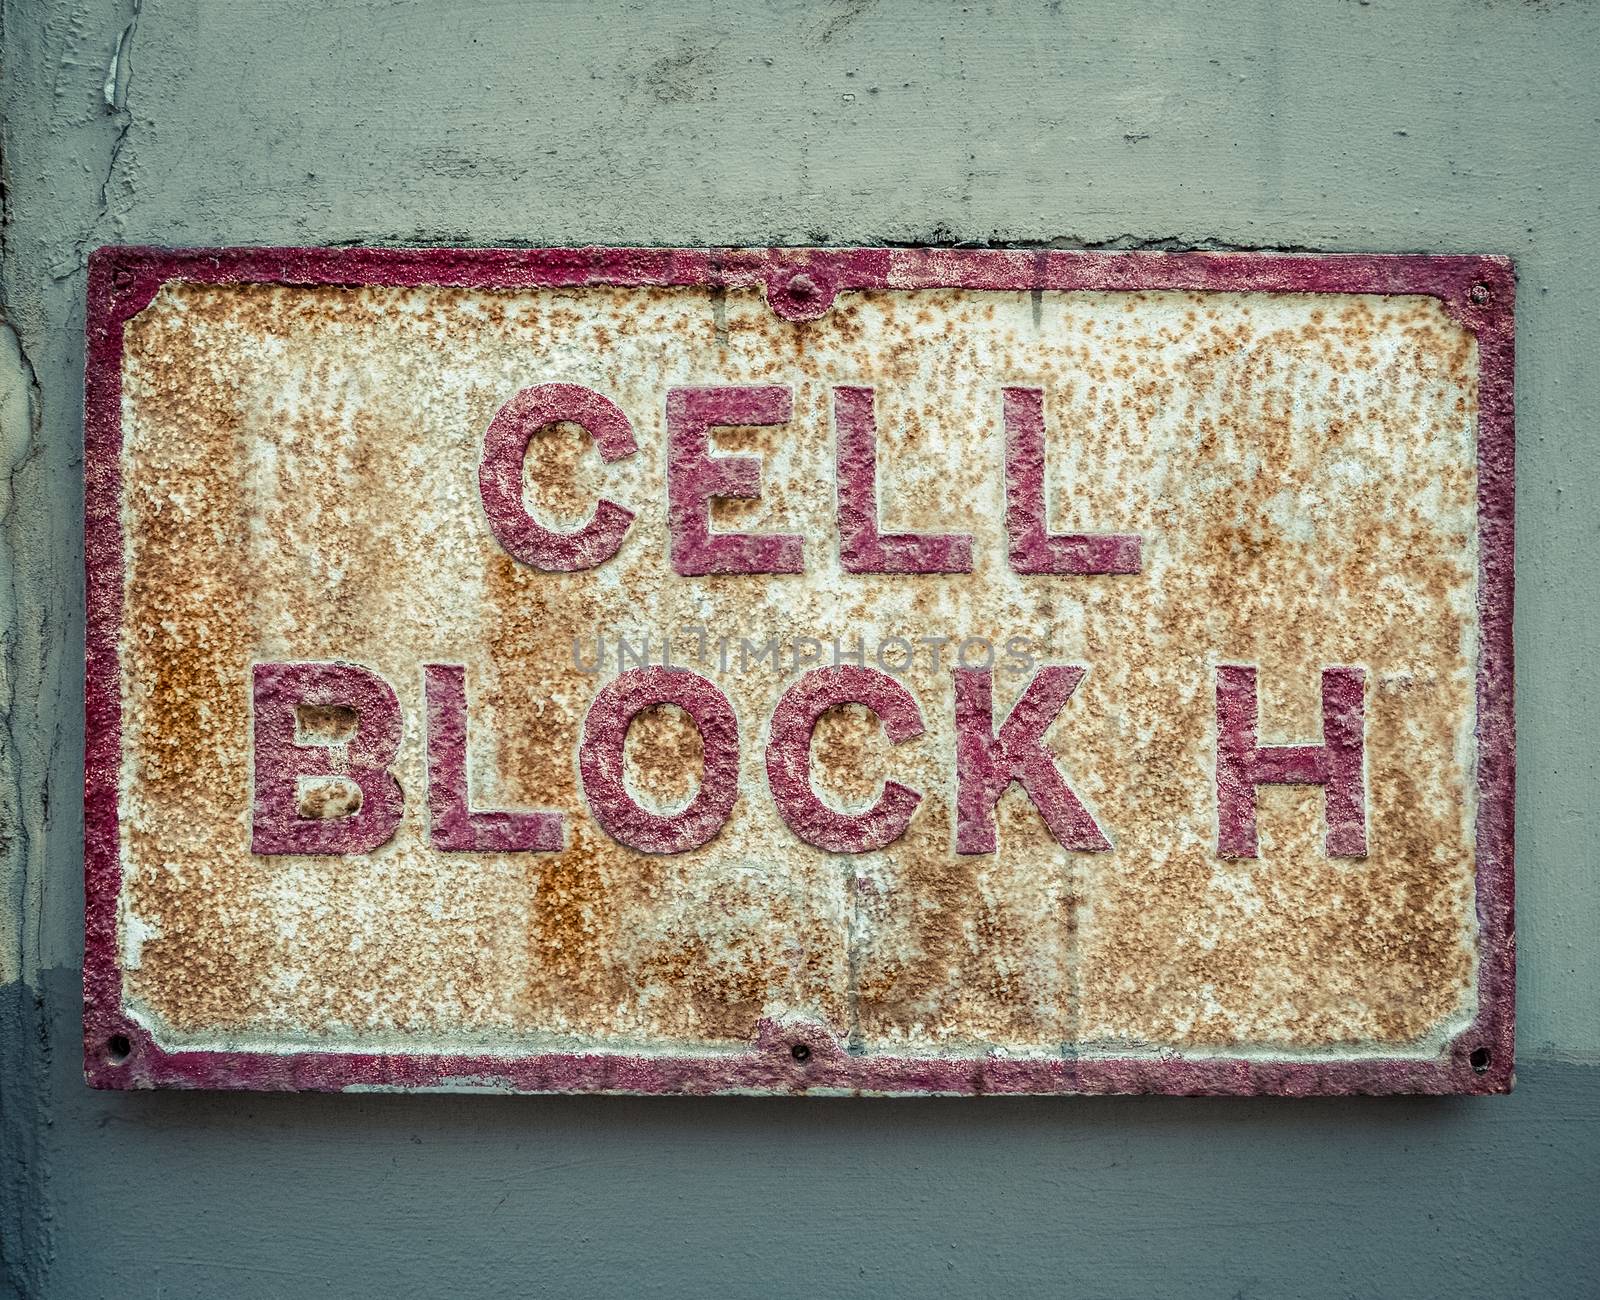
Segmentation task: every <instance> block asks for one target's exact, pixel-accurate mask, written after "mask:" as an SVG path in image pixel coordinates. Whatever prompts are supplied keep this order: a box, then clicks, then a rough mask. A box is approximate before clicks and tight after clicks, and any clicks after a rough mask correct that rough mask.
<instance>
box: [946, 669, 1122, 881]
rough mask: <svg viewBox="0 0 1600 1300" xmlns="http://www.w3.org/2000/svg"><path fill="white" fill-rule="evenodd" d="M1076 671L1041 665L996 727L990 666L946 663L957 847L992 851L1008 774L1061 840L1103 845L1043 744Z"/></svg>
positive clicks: (1092, 849) (1095, 849) (1080, 848)
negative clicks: (950, 674) (952, 683)
mask: <svg viewBox="0 0 1600 1300" xmlns="http://www.w3.org/2000/svg"><path fill="white" fill-rule="evenodd" d="M1084 671H1085V670H1084V669H1082V668H1065V667H1060V666H1054V667H1046V668H1041V669H1040V670H1039V671H1038V673H1037V674H1036V675H1035V676H1034V679H1033V680H1032V681H1031V682H1029V683H1028V689H1027V690H1025V691H1023V693H1022V698H1021V699H1019V700H1018V701H1017V703H1016V707H1015V708H1013V709H1012V710H1011V713H1010V715H1009V716H1008V717H1007V718H1006V720H1005V722H1004V723H1003V724H1002V725H1001V727H1000V732H999V734H998V735H996V734H995V731H994V673H993V672H992V671H990V670H989V669H987V668H957V669H955V670H954V676H955V679H956V852H957V853H993V852H994V851H995V847H996V837H995V828H994V806H995V804H996V803H998V802H999V800H1000V796H1001V795H1002V794H1004V793H1005V791H1006V789H1007V787H1008V786H1010V784H1011V783H1012V782H1013V781H1020V782H1021V783H1022V788H1023V789H1024V790H1025V791H1026V792H1027V795H1028V798H1030V799H1031V800H1033V806H1034V807H1035V808H1037V809H1038V810H1039V815H1040V816H1042V817H1043V818H1044V824H1045V825H1046V826H1048V827H1049V828H1050V833H1051V834H1052V835H1054V836H1055V838H1056V842H1057V843H1058V844H1060V845H1061V846H1062V847H1063V848H1068V849H1073V850H1075V851H1077V852H1079V853H1103V852H1105V851H1106V850H1107V849H1109V848H1110V847H1111V842H1110V841H1109V840H1107V839H1106V837H1105V836H1104V835H1102V834H1101V833H1100V828H1099V827H1098V826H1097V825H1095V820H1094V818H1093V817H1091V816H1090V815H1089V810H1088V809H1087V808H1085V807H1084V806H1083V804H1082V803H1081V802H1079V800H1078V796H1077V795H1075V794H1073V793H1072V790H1071V788H1070V787H1068V785H1067V783H1066V781H1065V780H1064V779H1063V778H1062V775H1061V772H1060V770H1059V769H1058V768H1057V767H1056V763H1055V756H1054V755H1053V754H1052V753H1051V752H1050V751H1049V750H1048V749H1046V748H1045V746H1044V733H1045V732H1046V731H1047V730H1048V729H1049V727H1050V724H1051V723H1052V722H1054V721H1055V718H1056V714H1058V713H1060V712H1061V706H1062V705H1064V704H1065V703H1066V702H1067V700H1068V698H1069V697H1070V696H1071V695H1072V692H1073V691H1074V690H1076V689H1077V686H1078V683H1079V682H1080V681H1082V680H1083V674H1084Z"/></svg>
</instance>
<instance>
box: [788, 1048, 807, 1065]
mask: <svg viewBox="0 0 1600 1300" xmlns="http://www.w3.org/2000/svg"><path fill="white" fill-rule="evenodd" d="M789 1055H790V1056H792V1057H794V1059H795V1060H797V1061H799V1062H800V1064H801V1065H804V1064H805V1063H806V1062H807V1061H809V1060H810V1059H811V1049H810V1048H809V1047H807V1046H806V1045H805V1044H804V1043H796V1044H795V1045H794V1046H793V1047H791V1048H790V1049H789Z"/></svg>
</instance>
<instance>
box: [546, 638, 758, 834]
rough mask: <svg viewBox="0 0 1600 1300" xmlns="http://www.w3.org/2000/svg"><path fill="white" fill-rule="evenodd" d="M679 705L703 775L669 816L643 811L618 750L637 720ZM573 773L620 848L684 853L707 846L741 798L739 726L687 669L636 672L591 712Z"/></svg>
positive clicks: (611, 686) (722, 698) (715, 693)
mask: <svg viewBox="0 0 1600 1300" xmlns="http://www.w3.org/2000/svg"><path fill="white" fill-rule="evenodd" d="M654 704H676V705H677V706H678V707H679V708H680V709H682V710H683V711H684V712H685V713H687V714H688V715H689V717H690V718H691V719H692V720H693V722H694V725H695V726H696V727H697V728H698V729H699V731H700V742H701V747H702V749H703V752H704V755H705V758H704V761H705V774H704V775H703V776H702V777H701V778H700V789H699V790H698V791H696V792H695V796H694V798H693V799H691V800H690V801H689V806H688V807H686V808H684V809H683V810H681V811H680V812H675V813H671V814H663V813H656V812H651V811H650V810H649V809H648V808H642V807H640V806H639V804H638V802H637V801H636V800H635V799H634V797H633V796H632V795H631V794H629V793H628V787H627V785H626V784H625V783H624V781H623V778H622V752H623V745H624V743H625V742H626V741H627V738H628V724H629V723H631V722H632V721H633V719H634V716H635V715H636V714H638V713H640V712H642V711H643V710H645V709H648V708H649V707H650V706H651V705H654ZM578 774H579V776H581V777H582V779H583V796H584V798H585V799H587V800H588V802H589V809H590V811H591V812H593V813H594V819H595V820H596V821H597V822H599V823H600V825H601V827H602V829H604V830H605V832H606V834H608V835H610V836H611V838H612V839H614V840H616V841H617V842H618V843H619V844H624V845H626V846H627V847H628V848H630V849H638V850H639V852H641V853H683V852H685V851H686V850H688V849H697V848H699V847H700V846H701V845H702V844H705V843H708V842H709V841H710V840H711V839H712V838H713V837H714V836H715V835H716V833H717V832H718V831H720V830H721V829H722V826H723V823H724V822H726V821H727V820H728V814H729V813H730V812H731V811H732V810H733V803H734V800H735V799H737V798H738V797H739V724H738V722H737V721H736V720H735V718H734V715H733V705H731V704H729V703H728V697H727V696H726V695H724V694H723V693H722V692H721V691H719V690H718V689H717V688H716V687H715V686H713V685H712V684H711V683H710V682H708V681H707V680H706V679H705V678H704V677H702V676H700V674H699V673H695V672H690V671H689V669H687V668H635V669H634V670H633V671H631V672H626V673H623V674H622V675H621V676H620V677H617V678H615V679H614V680H612V681H609V682H607V683H606V684H605V686H603V687H602V688H601V689H600V693H599V694H598V695H596V696H595V698H594V703H593V704H591V705H590V706H589V716H588V717H586V718H585V719H584V720H583V740H582V742H581V743H580V745H579V746H578Z"/></svg>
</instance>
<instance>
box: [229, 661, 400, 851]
mask: <svg viewBox="0 0 1600 1300" xmlns="http://www.w3.org/2000/svg"><path fill="white" fill-rule="evenodd" d="M251 686H252V695H253V700H254V714H255V755H254V765H255V796H254V800H253V808H252V816H251V828H250V851H251V852H252V853H367V852H370V851H371V850H372V849H375V848H377V847H378V846H379V845H380V844H386V843H387V842H388V841H389V840H390V838H392V837H393V835H394V832H395V828H396V827H398V826H399V825H400V815H401V813H402V812H404V810H405V794H404V793H403V792H402V791H401V789H400V782H399V781H397V780H396V779H395V776H394V773H393V772H391V771H390V770H389V767H390V764H392V763H393V762H394V759H395V755H396V753H398V752H399V749H400V734H401V718H400V701H399V700H398V699H397V698H396V697H395V693H394V688H393V687H391V686H390V685H389V683H388V682H386V681H384V680H383V678H381V677H379V676H378V674H377V673H375V672H372V671H371V670H370V669H367V668H360V667H357V666H356V665H355V664H337V663H266V664H257V665H256V666H255V668H254V669H253V671H252V673H251ZM302 709H315V710H348V711H351V712H353V713H354V714H355V729H354V731H352V732H351V733H350V734H349V735H348V736H347V737H346V738H345V739H343V740H341V741H333V742H329V743H325V744H324V743H303V742H302V741H301V740H300V738H299V726H298V718H299V716H300V712H301V710H302ZM319 778H320V779H321V780H323V781H327V782H333V783H342V782H348V783H349V784H350V785H353V786H355V787H356V789H357V790H358V791H360V796H361V797H360V801H359V803H358V804H356V805H355V806H354V807H352V808H351V809H350V810H348V811H342V812H340V813H338V814H337V815H334V816H315V815H311V814H307V813H305V812H303V811H302V804H301V784H302V782H303V781H306V780H317V779H319Z"/></svg>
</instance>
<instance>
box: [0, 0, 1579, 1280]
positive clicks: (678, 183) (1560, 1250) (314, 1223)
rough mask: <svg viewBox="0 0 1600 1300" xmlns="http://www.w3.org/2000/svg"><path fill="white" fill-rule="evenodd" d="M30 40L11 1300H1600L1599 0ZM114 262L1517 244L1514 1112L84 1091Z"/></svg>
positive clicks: (227, 8) (10, 159)
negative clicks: (699, 249) (880, 245)
mask: <svg viewBox="0 0 1600 1300" xmlns="http://www.w3.org/2000/svg"><path fill="white" fill-rule="evenodd" d="M0 21H3V28H0V39H3V61H4V65H3V79H0V114H3V117H0V129H3V135H0V149H3V181H4V190H5V225H4V228H3V237H4V238H3V260H0V272H3V274H0V321H3V322H4V323H0V457H3V460H4V465H3V469H4V474H3V475H0V512H3V515H0V559H3V563H0V627H3V640H0V651H3V657H0V982H4V985H5V990H6V996H5V998H4V1000H3V1003H0V1035H3V1040H0V1041H3V1043H4V1064H3V1069H0V1140H3V1143H4V1148H3V1149H4V1162H3V1165H0V1174H3V1178H0V1260H3V1268H0V1278H3V1279H4V1283H5V1284H6V1285H9V1288H10V1291H9V1292H8V1294H16V1295H19V1296H26V1297H34V1296H42V1297H62V1298H67V1297H95V1296H116V1297H146V1296H149V1297H155V1296H162V1297H214V1296H223V1295H226V1296H230V1297H240V1298H241V1300H243V1298H245V1297H254V1296H262V1297H266V1296H285V1297H300V1296H321V1295H327V1296H339V1297H351V1296H367V1295H374V1296H377V1295H384V1296H392V1295H432V1294H441V1295H442V1294H459V1295H464V1296H500V1295H506V1296H511V1295H529V1294H531V1295H538V1294H551V1295H588V1294H593V1295H603V1296H617V1295H631V1294H639V1295H655V1294H663V1295H666V1294H670V1295H697V1294H706V1293H712V1294H715V1293H724V1294H751V1295H812V1294H816V1293H818V1292H822V1291H828V1292H846V1293H857V1294H865V1293H871V1294H889V1295H902V1294H903V1295H914V1294H926V1293H927V1292H928V1291H930V1290H937V1291H939V1292H945V1293H961V1294H993V1293H998V1292H999V1291H1001V1290H1002V1289H1003V1288H1006V1289H1009V1288H1011V1287H1017V1288H1022V1287H1026V1288H1028V1289H1029V1290H1031V1291H1045V1292H1050V1293H1070V1294H1073V1295H1083V1296H1147V1295H1153V1294H1194V1295H1203V1296H1211V1295H1215V1296H1280V1295H1311V1296H1322V1295H1327V1296H1345V1295H1351V1296H1366V1295H1395V1296H1425V1295H1446V1294H1450V1295H1462V1294H1466V1295H1478V1296H1514V1295H1550V1294H1555V1295H1572V1296H1578V1295H1596V1294H1600V1278H1597V1277H1596V1276H1595V1272H1594V1270H1595V1268H1596V1267H1597V1265H1596V1262H1595V1261H1597V1260H1600V1195H1597V1190H1596V1182H1595V1170H1596V1168H1597V1165H1600V949H1597V944H1596V937H1597V934H1600V879H1597V872H1596V861H1597V858H1600V854H1597V848H1600V844H1597V838H1600V837H1597V831H1600V807H1597V801H1596V799H1595V798H1594V787H1595V760H1596V744H1595V741H1594V736H1595V735H1596V734H1597V732H1600V695H1597V689H1596V681H1595V675H1594V672H1593V669H1592V663H1593V660H1594V657H1595V651H1596V648H1597V642H1600V608H1597V604H1596V600H1595V587H1596V579H1595V575H1596V572H1597V565H1596V561H1597V559H1600V536H1597V534H1600V527H1597V523H1596V519H1597V516H1596V514H1595V512H1594V509H1593V506H1592V504H1591V503H1592V500H1593V498H1594V496H1595V494H1596V492H1597V491H1600V456H1597V450H1596V449H1597V438H1596V435H1595V430H1594V428H1593V423H1594V419H1595V416H1596V412H1597V410H1600V368H1597V365H1596V361H1597V358H1600V307H1597V305H1596V304H1597V302H1600V255H1597V253H1596V239H1597V236H1600V181H1597V176H1600V6H1597V5H1594V4H1590V3H1585V2H1584V0H1570V2H1568V3H1561V0H1548V2H1547V3H1527V4H1522V3H1494V2H1489V0H1430V2H1429V3H1403V2H1402V0H1354V2H1350V3H1340V2H1338V0H1292V2H1290V0H1248V2H1239V0H1187V2H1186V3H1179V2H1178V0H1167V2H1165V3H1163V2H1161V0H1080V2H1078V3H1074V2H1073V0H1065V2H1064V3H1052V4H1038V5H1034V4H1027V5H1024V4H1020V3H1019V4H992V5H983V4H976V3H973V4H967V5H960V6H958V5H955V4H951V5H938V6H920V7H919V6H916V5H913V4H910V3H898V2H890V0H883V2H882V3H873V2H872V0H849V2H844V3H833V4H807V5H787V4H785V5H779V4H775V3H774V4H747V5H734V4H729V3H718V2H716V0H706V2H705V3H701V4H686V3H682V2H681V0H672V3H661V2H659V0H658V2H653V3H650V2H647V3H635V4H596V3H591V4H582V5H578V4H548V5H542V6H541V5H531V4H512V3H491V2H490V0H472V2H470V3H442V2H441V3H437V4H421V3H390V2H385V0H236V2H230V3H221V2H220V0H219V2H216V3H205V2H202V0H143V4H142V8H141V6H140V5H139V3H137V0H133V2H132V3H130V0H115V2H114V0H78V2H77V3H71V2H69V0H55V2H54V3H50V2H47V0H0ZM114 59H115V63H114V66H113V60H114ZM118 240H130V241H147V242H156V243H176V244H223V243H296V242H304V243H326V242H340V241H360V242H367V241H376V242H418V241H421V242H472V243H496V242H507V243H512V242H528V243H567V242H591V241H593V242H615V243H687V244H705V243H742V242H750V243H798V242H830V243H852V242H882V241H905V242H914V243H927V242H952V241H977V242H984V241H1025V242H1044V243H1053V244H1058V245H1061V246H1066V247H1079V246H1085V245H1088V246H1113V247H1123V246H1127V247H1139V246H1155V247H1168V246H1193V245H1205V246H1226V247H1232V246H1247V247H1258V246H1259V247H1274V248H1313V249H1334V250H1439V251H1493V252H1508V253H1511V254H1513V255H1514V256H1515V257H1516V258H1517V259H1518V261H1519V264H1520V270H1521V276H1522V280H1521V290H1520V295H1521V296H1520V303H1519V317H1520V319H1519V326H1518V332H1519V338H1518V346H1519V363H1518V373H1517V383H1518V388H1519V394H1518V420H1519V436H1518V455H1519V458H1520V464H1519V467H1518V487H1519V492H1520V505H1519V510H1518V528H1519V544H1518V555H1519V563H1518V577H1519V583H1520V589H1519V595H1518V602H1517V620H1518V653H1519V655H1520V663H1519V669H1518V675H1517V677H1518V690H1519V701H1518V703H1519V709H1518V712H1519V721H1520V728H1521V737H1520V739H1521V747H1520V749H1521V789H1520V792H1519V799H1518V836H1517V839H1518V872H1519V882H1518V902H1519V913H1520V922H1521V925H1520V931H1521V934H1520V938H1521V973H1520V984H1521V993H1520V999H1519V1016H1520V1020H1521V1034H1520V1052H1519V1055H1520V1071H1519V1074H1520V1082H1519V1087H1518V1091H1517V1092H1516V1093H1515V1094H1514V1095H1513V1096H1511V1097H1509V1098H1498V1099H1482V1100H1475V1101H1422V1100H1407V1099H1392V1100H1383V1101H1341V1102H1333V1101H1327V1102H1321V1101H1318V1102H1300V1103H1295V1102H1270V1101H1258V1102H1219V1101H1199V1100H1196V1101H1183V1100H1155V1099H1132V1100H1118V1099H1102V1100H1085V1099H1070V1098H1068V1099H1061V1100H1052V1101H1021V1102H1017V1101H1013V1102H1002V1101H994V1100H979V1101H969V1102H961V1103H952V1102H922V1103H902V1102H877V1103H865V1102H841V1101H809V1102H769V1101H761V1102H751V1101H732V1100H713V1101H697V1102H690V1101H650V1102H646V1101H635V1100H620V1099H604V1098H601V1099H562V1098H556V1099H514V1100H503V1099H489V1098H439V1097H422V1098H386V1097H365V1098H353V1097H352V1098H318V1097H253V1096H246V1095H236V1096H221V1095H177V1094H167V1095H154V1096H124V1095H116V1094H94V1093H91V1092H89V1091H88V1090H87V1089H85V1088H84V1087H83V1086H82V1084H81V1083H80V1081H79V1077H78V1059H77V1058H78V1052H79V1048H78V1041H77V1039H78V1010H77V998H78V993H77V984H76V981H77V973H76V966H77V964H78V961H79V958H80V952H81V938H80V933H79V931H80V924H81V922H80V916H81V907H82V889H81V883H80V879H79V873H80V870H81V847H82V845H81V835H82V824H81V815H80V809H79V797H80V796H79V790H80V780H81V771H82V769H81V758H80V753H81V742H82V729H83V718H82V704H81V693H80V691H81V688H80V681H79V674H80V665H81V644H82V618H81V606H82V580H81V576H80V566H81V549H80V544H79V529H80V527H81V518H82V514H81V510H82V503H81V490H80V476H81V468H80V435H81V417H80V409H81V400H82V380H81V375H82V345H81V332H82V324H83V294H84V276H83V264H84V258H85V256H86V253H87V251H88V250H89V249H91V248H93V247H94V246H95V245H97V244H100V243H104V242H110V241H118Z"/></svg>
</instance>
